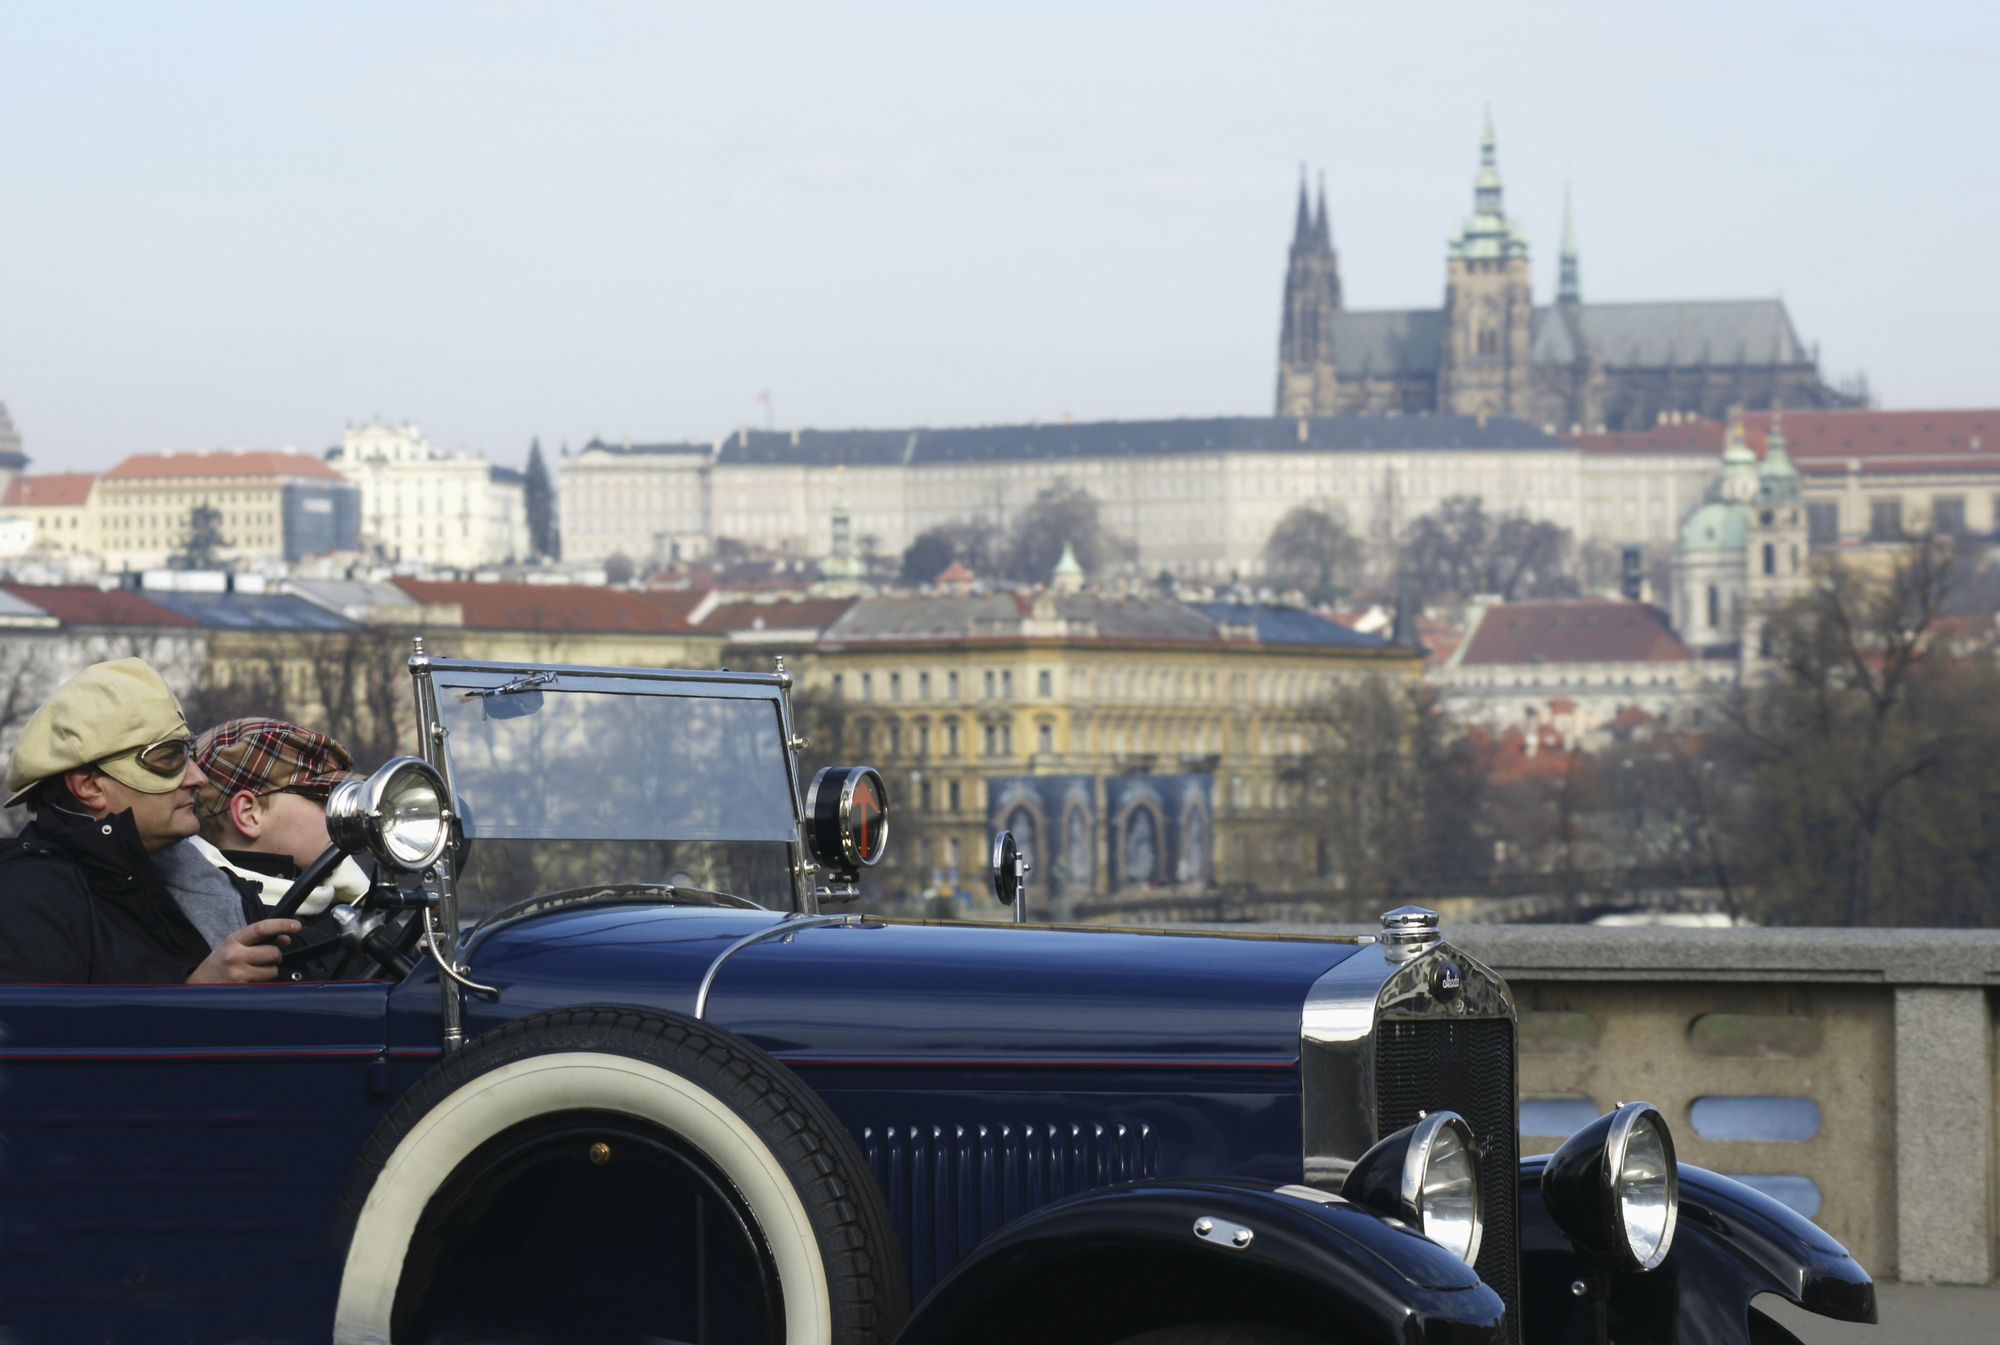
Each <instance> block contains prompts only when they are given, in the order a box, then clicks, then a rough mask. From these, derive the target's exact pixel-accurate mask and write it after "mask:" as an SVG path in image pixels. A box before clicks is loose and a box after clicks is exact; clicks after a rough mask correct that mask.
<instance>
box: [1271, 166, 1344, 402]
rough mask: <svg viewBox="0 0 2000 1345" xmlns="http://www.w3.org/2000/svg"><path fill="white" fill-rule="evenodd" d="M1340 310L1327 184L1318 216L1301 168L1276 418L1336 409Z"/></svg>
mask: <svg viewBox="0 0 2000 1345" xmlns="http://www.w3.org/2000/svg"><path fill="white" fill-rule="evenodd" d="M1339 310H1340V264H1339V262H1338V260H1337V259H1336V258H1335V256H1334V252H1333V229H1332V226H1331V225H1329V224H1328V223H1327V218H1326V182H1325V180H1324V179H1321V181H1320V186H1319V209H1318V212H1317V214H1315V213H1314V212H1313V210H1312V209H1311V208H1310V207H1309V205H1308V203H1307V200H1306V179H1305V170H1304V169H1303V168H1302V169H1300V171H1299V214H1298V222H1297V223H1296V225H1295V226H1294V227H1293V229H1292V254H1291V262H1290V265H1289V266H1288V267H1287V268H1286V271H1285V310H1284V320H1283V323H1282V324H1281V327H1280V330H1279V335H1278V398H1277V409H1276V411H1275V414H1277V415H1280V416H1324V415H1331V414H1332V413H1333V412H1334V411H1335V409H1336V407H1337V403H1338V391H1339V389H1338V382H1337V377H1336V375H1335V372H1334V366H1333V315H1334V314H1335V313H1336V312H1338V311H1339Z"/></svg>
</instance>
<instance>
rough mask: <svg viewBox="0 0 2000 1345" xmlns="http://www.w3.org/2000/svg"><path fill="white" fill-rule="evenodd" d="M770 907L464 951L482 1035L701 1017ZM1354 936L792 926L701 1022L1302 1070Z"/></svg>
mask: <svg viewBox="0 0 2000 1345" xmlns="http://www.w3.org/2000/svg"><path fill="white" fill-rule="evenodd" d="M777 920H778V917H777V916H776V915H774V914H767V913H764V912H758V911H737V910H716V909H709V908H687V907H660V906H645V905H626V906H603V907H593V908H585V909H572V910H566V911H557V912H553V913H550V914H547V915H542V916H537V917H534V918H532V919H528V920H523V921H519V922H517V923H513V924H509V925H506V926H504V927H500V928H497V929H493V930H491V931H487V932H481V933H480V934H479V935H477V936H476V937H475V938H474V939H473V940H472V942H471V945H470V947H469V949H468V952H469V955H470V960H471V962H472V966H473V972H472V974H473V976H474V978H475V979H476V980H479V981H482V982H484V983H485V984H488V985H491V986H494V987H495V988H496V989H497V990H498V991H499V995H498V997H497V998H496V999H493V1000H488V999H486V998H484V997H481V996H471V997H468V1002H467V1015H468V1023H467V1027H468V1028H469V1029H470V1030H471V1031H473V1032H478V1031H483V1030H485V1029H486V1028H488V1027H492V1026H497V1025H498V1023H500V1022H503V1021H506V1020H509V1019H513V1018H517V1017H520V1016H522V1015H524V1014H528V1013H534V1012H538V1011H541V1010H543V1009H552V1008H563V1007H575V1006H578V1005H584V1004H630V1005H651V1006H656V1007H660V1008H666V1009H672V1010H675V1011H677V1012H680V1013H692V1012H693V1011H694V1007H695V997H696V994H697V991H698V988H699V986H700V984H701V981H702V978H703V977H704V975H706V974H707V972H708V971H709V969H710V967H711V966H712V965H713V964H714V963H715V962H716V959H717V958H718V957H720V956H721V955H722V954H723V953H724V951H725V950H727V949H729V948H730V947H731V946H732V945H734V944H736V943H737V942H738V941H739V940H741V939H743V938H744V937H745V936H747V935H750V934H754V933H756V932H758V931H760V930H763V929H766V928H768V927H770V926H772V925H773V924H774V923H775V922H776V921H777ZM1357 947H1358V945H1357V944H1355V943H1354V942H1352V941H1348V940H1336V939H1314V938H1287V937H1273V936H1265V935H1231V934H1226V933H1221V934H1210V933H1195V932H1189V931H1144V930H1131V929H1122V928H1118V927H1112V926H1106V927H1101V928H1099V927H1075V926H1071V927H1054V926H1047V925H1003V924H973V923H969V922H957V921H936V922H923V921H898V920H890V921H882V920H877V919H874V918H872V917H863V916H856V917H854V918H853V920H852V922H851V923H849V924H845V925H822V926H815V927H807V928H801V929H796V930H790V931H787V932H786V933H785V934H783V935H775V936H773V937H768V938H765V939H763V940H761V941H759V942H755V943H752V944H750V945H748V946H746V947H742V948H739V949H737V951H735V952H734V953H733V954H731V955H730V956H729V957H728V959H727V960H726V961H724V962H723V963H722V965H721V967H720V968H719V970H718V971H717V973H716V976H715V978H714V982H713V985H712V986H711V988H710V991H709V996H708V1000H707V1003H706V1013H705V1016H706V1017H707V1018H708V1019H709V1020H711V1021H713V1022H715V1023H717V1024H719V1025H721V1026H723V1027H726V1028H728V1029H730V1030H731V1031H733V1032H735V1033H737V1034H738V1035H740V1036H742V1037H745V1038H747V1039H748V1040H750V1041H752V1042H755V1043H756V1044H757V1045H759V1046H761V1047H763V1048H764V1049H766V1050H768V1051H771V1052H772V1053H773V1054H775V1055H777V1056H779V1057H780V1058H781V1059H784V1060H786V1061H788V1062H791V1063H795V1064H819V1063H824V1064H836V1063H839V1064H871V1063H882V1064H892V1063H904V1062H908V1063H918V1062H936V1063H945V1062H952V1061H964V1062H967V1063H972V1062H975V1061H976V1062H978V1063H1002V1062H1019V1063H1023V1064H1027V1063H1038V1064H1052V1065H1053V1064H1126V1065H1145V1064H1157V1065H1162V1066H1165V1065H1172V1064H1203V1065H1242V1066H1266V1067H1280V1066H1291V1065H1293V1064H1295V1063H1296V1062H1297V1059H1298V1054H1299V1027H1300V1012H1301V1008H1302V1006H1303V1004H1304V1002H1305V998H1306V993H1307V991H1308V990H1309V989H1310V988H1311V986H1312V983H1313V982H1314V981H1315V980H1316V979H1318V978H1319V977H1320V976H1321V975H1322V974H1323V973H1325V972H1326V971H1327V969H1328V968H1330V967H1332V966H1334V965H1335V964H1336V963H1339V962H1341V961H1343V960H1344V959H1346V958H1347V957H1349V956H1351V955H1353V953H1354V952H1355V951H1356V949H1357Z"/></svg>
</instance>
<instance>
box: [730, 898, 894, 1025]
mask: <svg viewBox="0 0 2000 1345" xmlns="http://www.w3.org/2000/svg"><path fill="white" fill-rule="evenodd" d="M818 925H845V926H847V927H848V928H849V929H880V928H882V922H881V921H880V920H874V919H871V918H870V917H868V916H865V915H808V914H807V913H806V912H804V911H788V912H786V913H785V914H784V915H781V916H779V917H778V918H777V919H776V920H774V921H772V922H771V923H770V924H768V925H766V926H764V928H762V929H760V930H757V931H756V932H755V933H752V934H745V935H744V936H743V937H742V938H740V939H738V940H737V941H736V942H735V943H732V944H730V945H729V946H728V947H727V948H725V949H723V950H722V951H721V952H719V953H717V954H716V955H715V961H713V962H711V963H709V964H708V970H707V971H705V972H703V973H702V977H701V985H700V986H699V987H697V988H696V990H695V992H694V1016H695V1017H696V1018H702V1017H705V1016H707V1013H708V992H709V991H710V990H711V989H712V988H714V985H715V974H716V973H717V972H719V971H721V970H722V964H723V963H725V962H727V961H728V960H729V959H730V958H732V957H735V956H736V955H737V954H738V953H740V952H742V951H743V950H744V949H745V948H748V947H749V946H750V945H751V944H753V943H762V942H763V941H764V940H766V939H769V938H774V937H776V936H777V935H780V934H783V935H786V936H790V935H792V934H794V933H796V932H797V931H799V930H802V929H812V928H814V927H815V926H818Z"/></svg>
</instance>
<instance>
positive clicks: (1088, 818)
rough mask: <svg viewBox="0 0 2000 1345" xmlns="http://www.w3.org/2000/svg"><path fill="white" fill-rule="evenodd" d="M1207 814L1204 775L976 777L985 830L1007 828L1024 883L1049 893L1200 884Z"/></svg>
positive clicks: (1210, 843) (1209, 834)
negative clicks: (1026, 869)
mask: <svg viewBox="0 0 2000 1345" xmlns="http://www.w3.org/2000/svg"><path fill="white" fill-rule="evenodd" d="M1100 783H1101V788H1100ZM1100 799H1101V802H1100ZM1214 815H1215V782H1214V777H1213V776H1209V775H1112V776H1106V777H1104V778H1103V779H1102V781H1101V782H1100V780H1099V778H1098V777H1096V776H1092V775H1001V776H993V777H990V778H988V780H987V782H986V830H987V836H988V838H989V840H990V839H991V838H992V837H993V836H996V835H998V834H999V833H1000V832H1001V831H1003V830H1005V831H1011V832H1013V833H1014V840H1015V842H1016V843H1017V844H1018V845H1019V846H1020V847H1021V850H1022V853H1024V854H1026V855H1027V856H1028V861H1029V863H1031V864H1033V865H1034V868H1033V870H1032V871H1031V872H1030V873H1029V875H1028V886H1029V887H1030V889H1038V890H1040V891H1042V892H1045V893H1047V894H1049V895H1051V896H1055V897H1066V898H1078V897H1084V896H1088V895H1090V894H1091V893H1093V892H1096V891H1101V890H1113V889H1117V888H1121V887H1187V886H1202V885H1206V884H1207V883H1208V882H1209V881H1210V878H1211V875H1212V874H1213V872H1214V849H1215V845H1214V837H1215V823H1214ZM1100 817H1101V820H1100Z"/></svg>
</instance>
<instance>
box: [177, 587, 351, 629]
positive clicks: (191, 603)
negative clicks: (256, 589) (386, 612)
mask: <svg viewBox="0 0 2000 1345" xmlns="http://www.w3.org/2000/svg"><path fill="white" fill-rule="evenodd" d="M146 597H147V599H148V600H149V601H151V602H154V603H157V604H158V605H159V606H161V607H165V608H168V609H170V610H172V611H175V612H178V613H180V614H181V615H182V616H184V617H186V618H187V619H188V620H189V621H190V622H192V623H193V624H195V625H198V626H206V627H208V628H209V629H210V630H290V631H342V630H356V629H359V627H357V625H356V624H355V623H354V622H352V621H349V620H348V619H347V618H346V617H344V616H341V615H340V614H339V613H338V612H329V611H328V610H327V609H326V608H324V607H321V606H319V605H318V604H316V603H310V602H307V601H306V600H305V599H304V598H300V597H297V596H294V595H293V594H290V593H179V592H174V591H172V590H148V591H147V593H146Z"/></svg>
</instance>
